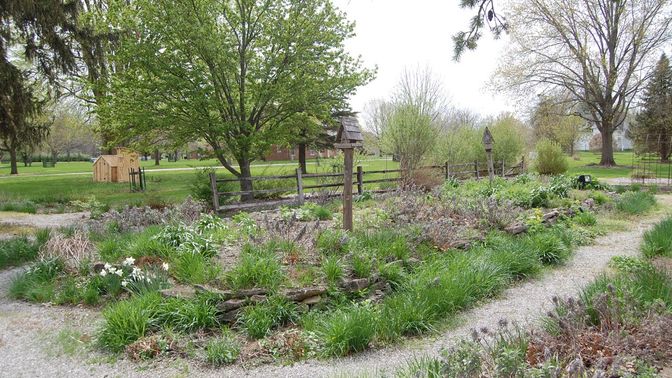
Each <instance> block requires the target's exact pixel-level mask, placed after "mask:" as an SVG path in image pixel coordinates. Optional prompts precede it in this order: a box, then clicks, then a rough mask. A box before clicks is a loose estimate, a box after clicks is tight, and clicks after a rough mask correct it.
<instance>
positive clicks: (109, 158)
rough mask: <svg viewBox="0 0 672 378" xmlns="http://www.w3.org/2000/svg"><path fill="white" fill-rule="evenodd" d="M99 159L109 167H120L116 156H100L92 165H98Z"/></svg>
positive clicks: (119, 160) (119, 161)
mask: <svg viewBox="0 0 672 378" xmlns="http://www.w3.org/2000/svg"><path fill="white" fill-rule="evenodd" d="M100 159H103V160H104V161H105V162H106V163H107V164H108V165H109V166H110V167H118V166H119V165H121V159H120V158H119V156H117V155H100V156H98V159H96V161H94V162H93V164H96V163H98V161H99V160H100Z"/></svg>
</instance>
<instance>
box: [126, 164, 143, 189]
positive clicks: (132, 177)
mask: <svg viewBox="0 0 672 378" xmlns="http://www.w3.org/2000/svg"><path fill="white" fill-rule="evenodd" d="M128 182H129V184H130V186H131V192H144V191H145V189H147V177H146V176H145V168H138V170H137V171H136V170H135V169H133V168H131V169H130V170H129V171H128Z"/></svg>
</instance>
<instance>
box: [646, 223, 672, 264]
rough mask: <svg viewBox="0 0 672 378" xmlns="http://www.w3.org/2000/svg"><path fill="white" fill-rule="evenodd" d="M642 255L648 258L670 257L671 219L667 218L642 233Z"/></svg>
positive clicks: (671, 249) (671, 247) (671, 239)
mask: <svg viewBox="0 0 672 378" xmlns="http://www.w3.org/2000/svg"><path fill="white" fill-rule="evenodd" d="M641 249H642V253H643V254H644V256H646V257H648V258H653V257H656V256H668V257H672V217H668V218H666V219H664V220H663V221H661V222H660V223H658V224H656V225H655V226H654V227H653V228H652V229H650V230H648V231H646V232H645V233H644V241H643V243H642V247H641Z"/></svg>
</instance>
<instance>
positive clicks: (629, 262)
mask: <svg viewBox="0 0 672 378" xmlns="http://www.w3.org/2000/svg"><path fill="white" fill-rule="evenodd" d="M609 265H610V266H611V267H613V268H614V269H616V270H618V271H619V272H621V273H627V274H630V273H635V272H637V271H638V270H641V269H651V268H652V266H651V264H650V263H649V262H648V261H646V260H643V259H640V258H637V257H627V256H614V257H613V258H612V259H611V261H610V262H609Z"/></svg>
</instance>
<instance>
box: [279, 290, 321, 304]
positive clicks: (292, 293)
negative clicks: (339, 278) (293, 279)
mask: <svg viewBox="0 0 672 378" xmlns="http://www.w3.org/2000/svg"><path fill="white" fill-rule="evenodd" d="M326 292H327V288H326V287H323V286H314V287H305V288H300V289H289V290H285V292H284V293H283V295H284V296H285V297H286V298H287V299H289V300H290V301H293V302H301V301H303V300H305V299H307V298H311V297H315V296H319V295H322V294H324V293H326Z"/></svg>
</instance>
